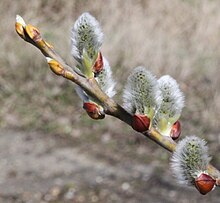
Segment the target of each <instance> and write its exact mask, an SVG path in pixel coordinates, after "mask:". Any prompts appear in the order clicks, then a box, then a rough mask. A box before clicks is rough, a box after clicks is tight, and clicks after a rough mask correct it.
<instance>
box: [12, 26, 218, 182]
mask: <svg viewBox="0 0 220 203" xmlns="http://www.w3.org/2000/svg"><path fill="white" fill-rule="evenodd" d="M17 24H18V23H17V22H16V31H17V33H18V35H19V36H20V37H21V38H23V39H24V40H25V41H26V42H28V43H31V44H32V45H34V46H35V47H37V48H38V49H39V50H40V51H41V52H42V54H43V55H44V56H45V57H49V58H51V59H52V60H53V62H51V64H50V63H48V64H49V65H50V68H51V69H52V71H53V72H54V73H55V74H57V75H59V76H63V77H64V78H66V79H68V80H71V81H72V82H74V83H75V84H77V85H79V86H80V87H81V88H82V89H83V90H84V91H85V92H86V93H87V94H89V95H90V96H92V97H93V98H95V99H96V100H97V101H98V102H99V103H100V104H101V105H102V106H103V107H104V111H105V113H106V114H108V115H111V116H113V117H116V118H118V119H120V120H121V121H123V122H125V123H127V124H128V125H129V126H131V124H132V115H131V114H129V113H128V112H127V111H126V110H125V109H124V108H123V107H121V106H120V105H119V104H117V103H116V102H115V101H114V100H113V99H111V98H109V97H108V96H107V95H106V94H105V93H104V92H103V91H102V90H101V89H100V87H99V85H98V83H97V82H96V80H95V79H94V78H86V77H85V76H84V75H83V74H82V73H81V72H80V71H79V70H78V69H77V68H75V67H70V66H69V65H67V64H66V63H65V61H64V60H63V59H62V58H61V57H60V55H59V54H57V53H56V52H55V50H54V49H53V47H52V46H51V45H49V44H48V43H47V42H46V41H44V40H43V39H42V37H41V35H40V32H39V31H38V29H37V28H35V27H33V26H31V25H27V26H24V25H22V27H21V26H20V25H17ZM142 134H143V135H144V136H146V137H148V138H149V139H151V140H153V141H154V142H156V143H157V144H158V145H160V146H161V147H163V148H164V149H166V150H168V151H169V152H171V153H172V152H173V151H174V150H175V148H176V142H175V141H173V140H172V139H171V138H170V137H165V136H162V135H161V134H160V133H159V132H157V131H156V130H155V129H153V128H151V129H150V130H148V131H147V132H144V133H142ZM207 170H208V173H209V174H210V175H211V176H212V177H214V178H215V179H216V184H217V186H220V172H219V171H218V170H217V169H216V168H215V167H214V166H212V165H211V164H209V165H208V169H207Z"/></svg>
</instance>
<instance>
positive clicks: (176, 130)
mask: <svg viewBox="0 0 220 203" xmlns="http://www.w3.org/2000/svg"><path fill="white" fill-rule="evenodd" d="M180 134H181V125H180V122H179V121H176V122H175V123H174V124H173V127H172V129H171V131H170V137H171V138H172V139H173V140H176V139H178V138H179V136H180Z"/></svg>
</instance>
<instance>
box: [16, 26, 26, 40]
mask: <svg viewBox="0 0 220 203" xmlns="http://www.w3.org/2000/svg"><path fill="white" fill-rule="evenodd" d="M15 30H16V32H17V33H18V35H19V36H20V37H21V38H22V39H25V34H24V27H23V25H22V24H21V23H18V22H16V23H15Z"/></svg>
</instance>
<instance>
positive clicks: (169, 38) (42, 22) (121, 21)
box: [0, 0, 220, 163]
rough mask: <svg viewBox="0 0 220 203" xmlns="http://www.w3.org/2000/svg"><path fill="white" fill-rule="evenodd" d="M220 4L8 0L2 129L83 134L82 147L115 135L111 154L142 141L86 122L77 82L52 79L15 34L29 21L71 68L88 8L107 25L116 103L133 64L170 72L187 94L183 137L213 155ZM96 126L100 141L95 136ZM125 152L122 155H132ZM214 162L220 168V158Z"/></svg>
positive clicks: (120, 129)
mask: <svg viewBox="0 0 220 203" xmlns="http://www.w3.org/2000/svg"><path fill="white" fill-rule="evenodd" d="M219 7H220V2H219V1H218V0H212V1H209V0H159V1H153V0H137V1H131V0H128V1H126V2H125V1H120V0H115V1H101V0H99V1H98V0H94V1H87V0H84V1H80V0H72V1H67V0H63V1H58V0H50V1H49V0H39V1H34V0H29V1H27V0H24V1H22V3H21V2H20V1H14V2H13V3H12V2H10V1H6V0H2V1H1V7H0V12H1V21H0V24H1V29H0V35H1V39H2V40H1V43H0V49H1V53H0V76H1V77H0V91H1V93H0V106H1V109H0V128H6V129H7V128H8V129H11V128H13V129H23V130H29V131H31V130H38V131H44V132H49V133H54V134H60V135H66V136H73V137H74V136H76V135H77V133H78V134H83V135H84V136H82V137H80V138H77V139H78V141H79V142H80V141H82V142H84V141H87V142H88V143H90V144H91V143H94V142H96V141H97V140H99V139H100V136H101V135H103V134H105V133H106V132H110V134H111V136H114V134H116V135H118V137H117V138H114V137H113V139H114V141H117V143H116V144H115V142H114V141H110V142H109V143H108V144H109V145H111V146H110V148H113V149H118V146H120V144H121V145H123V146H124V145H127V144H129V142H130V141H129V139H131V142H130V143H134V142H135V139H136V138H129V137H130V136H129V135H130V134H133V132H132V131H131V130H130V128H128V127H126V126H125V125H124V124H121V123H118V122H117V121H115V120H114V119H110V118H106V119H105V121H101V122H97V123H96V122H95V121H92V120H90V119H89V118H87V116H86V114H85V112H84V111H83V110H82V109H81V104H80V101H79V99H78V98H77V96H76V94H75V92H74V85H73V84H71V83H70V82H67V81H65V80H64V79H63V78H58V77H57V76H55V75H53V74H52V73H51V71H50V70H49V69H48V66H47V64H46V62H45V60H44V58H43V57H42V55H41V54H40V53H39V51H38V50H36V49H35V48H34V47H32V46H30V45H29V44H27V43H24V42H23V41H22V40H21V39H19V37H18V36H17V35H16V33H15V31H14V21H15V15H16V14H20V15H21V16H23V17H24V19H25V20H26V22H29V23H31V24H34V25H36V26H38V27H39V29H40V30H41V32H42V33H43V36H44V37H45V38H46V39H47V41H49V42H50V43H51V44H53V45H54V47H55V49H56V50H57V51H58V52H59V53H60V54H61V55H62V56H63V57H64V58H65V59H66V60H67V62H68V63H70V64H74V61H73V59H72V57H71V55H70V29H71V26H72V24H73V23H74V21H75V20H76V18H77V17H78V16H79V15H80V14H81V13H82V12H85V11H89V12H91V14H92V15H94V16H95V17H96V18H97V19H98V21H100V23H101V25H102V27H103V31H104V34H105V40H104V44H103V48H102V51H103V53H104V55H105V56H106V57H107V58H108V60H109V62H110V64H111V66H112V68H113V74H114V76H115V78H116V80H117V81H119V82H118V85H117V89H118V95H117V96H116V98H117V99H118V101H119V102H120V101H121V97H120V93H121V91H122V88H123V84H124V83H125V81H126V78H127V76H128V74H129V72H130V71H131V70H132V69H133V68H134V67H135V66H138V65H144V66H146V67H148V68H149V69H150V70H151V71H152V72H154V73H155V74H156V75H157V76H158V77H160V76H161V75H163V74H170V75H171V76H173V77H174V78H175V79H177V81H178V82H179V84H180V86H181V89H182V90H183V92H184V93H185V96H186V107H185V109H184V111H183V115H182V118H181V120H182V125H183V133H182V134H183V135H186V134H197V135H199V136H201V137H203V138H206V139H207V140H208V141H209V142H210V143H211V145H210V146H211V151H212V154H218V153H219V151H220V136H219V128H220V122H219V119H220V114H219V112H220V90H219V89H220V75H219V65H220V49H219V44H220V37H219V36H220V13H219ZM112 126H114V129H113V128H112ZM91 128H92V129H93V130H94V132H93V133H94V134H96V136H94V135H93V136H91V133H90V132H91V131H90V130H91ZM76 137H77V136H76ZM119 138H121V141H120V139H119ZM118 139H119V141H118ZM140 140H141V141H142V140H143V139H142V138H141V139H140ZM99 142H101V141H99ZM141 143H142V142H141ZM100 144H101V143H100ZM147 144H148V143H147ZM153 146H154V145H153ZM129 147H131V149H130V152H131V151H132V150H135V149H136V148H137V146H134V147H132V144H131V145H129ZM103 150H104V149H103ZM126 150H127V149H126V148H125V149H124V153H125V154H129V152H128V151H126ZM155 153H157V152H155ZM140 157H142V156H140ZM158 157H159V156H158ZM142 158H143V157H142ZM161 159H167V158H166V156H165V158H164V157H162V158H161ZM214 159H215V160H217V161H219V162H218V163H220V160H219V158H218V157H217V155H216V156H214Z"/></svg>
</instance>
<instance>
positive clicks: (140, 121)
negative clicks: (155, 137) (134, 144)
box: [132, 114, 150, 132]
mask: <svg viewBox="0 0 220 203" xmlns="http://www.w3.org/2000/svg"><path fill="white" fill-rule="evenodd" d="M149 126H150V119H149V118H148V117H147V116H146V115H142V114H135V115H133V120H132V128H133V129H134V130H136V131H138V132H145V131H147V130H148V129H149Z"/></svg>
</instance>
